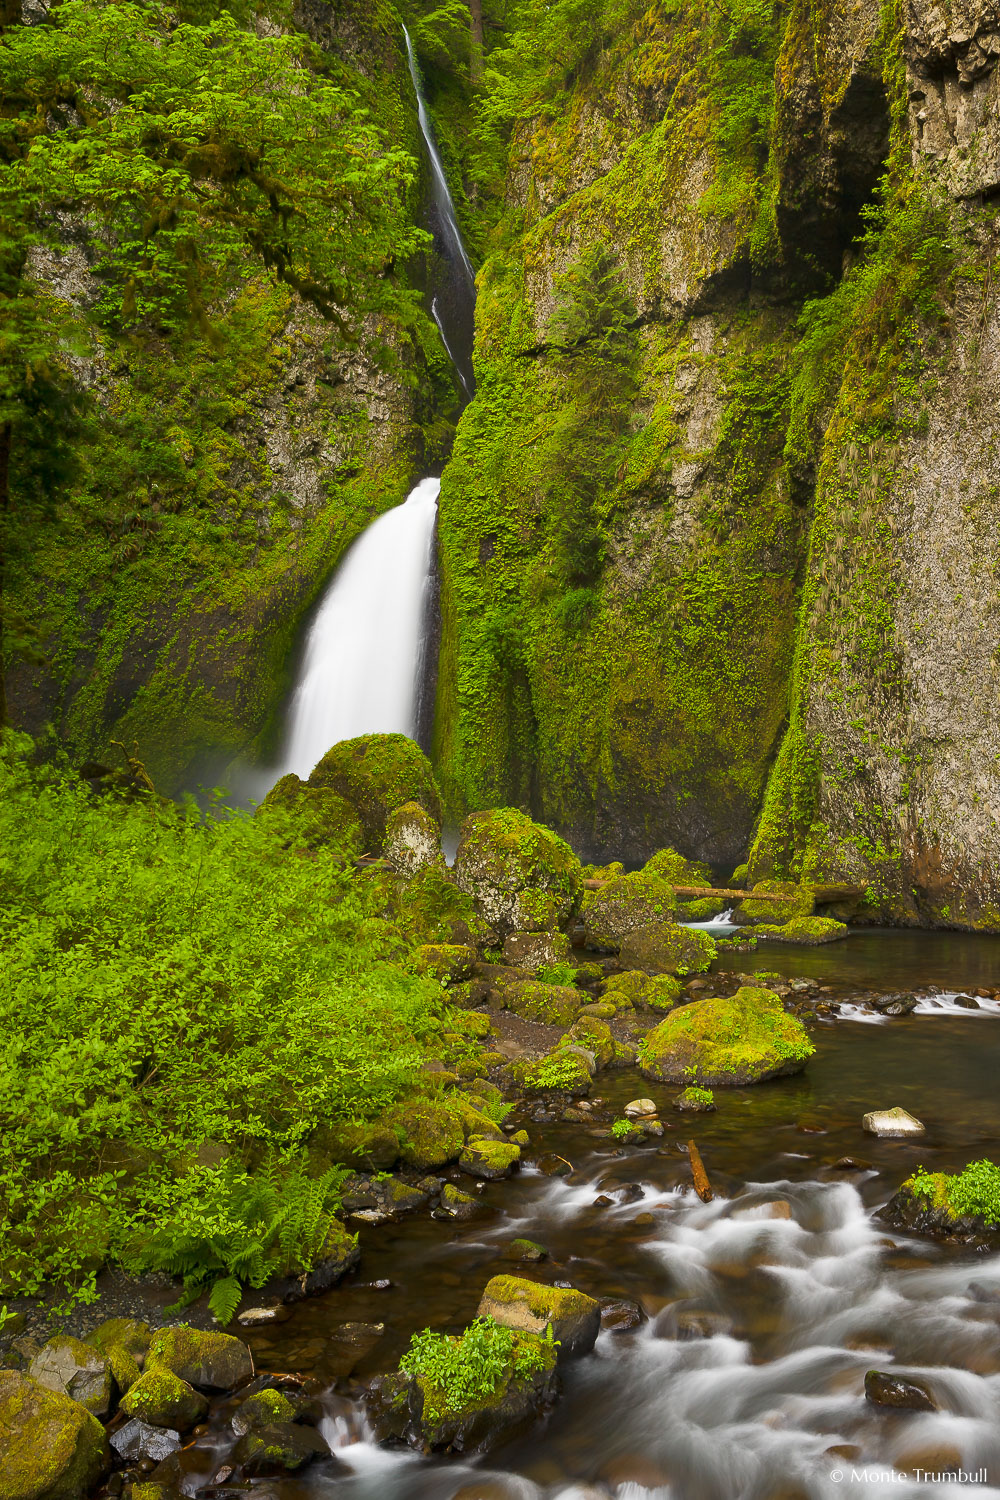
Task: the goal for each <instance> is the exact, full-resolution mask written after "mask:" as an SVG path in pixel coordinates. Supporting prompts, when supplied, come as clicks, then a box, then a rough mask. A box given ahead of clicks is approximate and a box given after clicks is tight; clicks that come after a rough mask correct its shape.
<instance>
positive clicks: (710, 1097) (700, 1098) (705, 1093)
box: [683, 1084, 715, 1104]
mask: <svg viewBox="0 0 1000 1500" xmlns="http://www.w3.org/2000/svg"><path fill="white" fill-rule="evenodd" d="M683 1097H684V1098H685V1099H687V1100H688V1101H689V1102H690V1103H691V1104H714V1103H715V1094H714V1093H713V1092H712V1090H711V1089H703V1088H699V1087H698V1086H697V1085H695V1084H690V1085H689V1086H688V1087H687V1088H686V1089H685V1090H684V1095H683Z"/></svg>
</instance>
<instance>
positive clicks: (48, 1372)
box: [28, 1333, 112, 1417]
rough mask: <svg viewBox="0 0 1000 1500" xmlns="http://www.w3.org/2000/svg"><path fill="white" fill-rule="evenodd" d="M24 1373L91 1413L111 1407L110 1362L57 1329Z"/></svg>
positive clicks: (104, 1412)
mask: <svg viewBox="0 0 1000 1500" xmlns="http://www.w3.org/2000/svg"><path fill="white" fill-rule="evenodd" d="M28 1374H29V1375H30V1376H31V1378H32V1380H37V1381H38V1383H39V1385H44V1386H47V1387H48V1389H49V1390H50V1391H62V1393H63V1394H64V1395H66V1396H69V1397H70V1399H71V1400H73V1401H78V1402H79V1403H80V1405H81V1406H83V1407H85V1408H86V1409H87V1411H89V1412H92V1413H93V1415H94V1416H95V1417H106V1416H107V1415H108V1413H109V1412H110V1411H111V1395H112V1381H111V1363H110V1361H109V1360H108V1358H107V1356H106V1355H105V1354H104V1353H103V1352H102V1351H101V1350H99V1349H95V1348H94V1347H93V1346H92V1345H91V1344H85V1343H84V1342H83V1341H82V1340H81V1339H75V1338H71V1337H70V1336H69V1335H68V1334H65V1333H59V1334H56V1336H55V1338H51V1339H49V1341H48V1343H47V1344H46V1345H45V1347H44V1348H43V1349H41V1350H40V1351H39V1352H38V1354H36V1355H35V1357H34V1359H33V1360H32V1361H31V1364H30V1365H29V1366H28Z"/></svg>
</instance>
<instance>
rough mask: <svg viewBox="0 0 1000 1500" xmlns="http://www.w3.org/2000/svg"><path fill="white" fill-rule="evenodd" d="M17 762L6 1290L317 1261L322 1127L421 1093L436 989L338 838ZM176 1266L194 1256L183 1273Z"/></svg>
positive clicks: (4, 1128) (7, 1023)
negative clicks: (116, 790) (112, 1276)
mask: <svg viewBox="0 0 1000 1500" xmlns="http://www.w3.org/2000/svg"><path fill="white" fill-rule="evenodd" d="M278 832H280V830H277V829H276V827H275V823H274V820H273V819H269V820H267V821H266V823H265V822H263V821H262V820H260V819H256V820H251V819H247V818H245V817H242V816H235V817H234V816H225V815H220V816H215V815H214V814H213V815H210V816H208V817H206V818H203V817H202V816H201V815H200V814H199V813H198V811H197V809H196V808H195V807H194V806H193V805H192V806H188V807H178V806H176V805H173V804H168V803H160V802H159V801H157V800H156V799H151V798H146V799H144V800H140V801H137V802H135V803H132V804H129V803H126V802H123V801H121V800H119V799H118V798H116V797H114V796H111V795H108V796H104V797H101V798H95V797H94V796H93V794H92V793H91V792H90V791H89V789H88V788H87V787H85V786H83V785H81V784H80V783H79V782H75V781H72V780H70V779H64V778H63V777H62V776H61V774H60V773H58V772H57V771H54V770H50V771H48V772H45V773H42V772H38V771H33V770H31V769H30V768H29V766H28V764H27V763H26V761H25V760H24V759H23V758H22V757H21V756H20V755H18V754H17V753H16V747H14V746H13V745H12V743H11V741H10V739H9V738H8V741H7V748H6V749H5V752H4V755H3V759H2V761H0V850H2V854H0V940H2V943H3V950H4V963H3V968H2V974H0V1017H2V1023H3V1029H4V1035H5V1038H6V1046H5V1048H4V1051H3V1057H2V1059H0V1133H2V1136H3V1139H4V1142H5V1150H4V1154H3V1157H2V1160H0V1198H2V1201H3V1203H4V1208H5V1217H4V1223H3V1227H2V1231H0V1233H2V1240H0V1295H8V1296H9V1295H11V1294H17V1293H28V1294H32V1293H36V1292H38V1291H40V1290H42V1289H43V1288H44V1287H46V1286H48V1285H61V1286H63V1287H65V1288H66V1289H67V1290H68V1291H69V1292H70V1293H71V1294H72V1295H73V1296H75V1297H78V1298H83V1299H89V1298H92V1297H93V1296H94V1276H95V1273H96V1272H97V1270H99V1269H100V1267H101V1266H102V1265H104V1264H105V1263H106V1262H108V1261H111V1262H125V1263H126V1264H128V1265H131V1266H133V1267H140V1266H143V1265H145V1266H153V1265H160V1266H161V1267H169V1269H171V1270H172V1271H174V1272H176V1273H178V1274H183V1275H184V1276H185V1277H186V1278H187V1279H188V1284H189V1289H190V1288H193V1289H195V1290H197V1289H198V1288H199V1287H200V1286H202V1285H208V1284H210V1283H211V1282H212V1281H213V1280H216V1279H219V1278H222V1277H224V1276H226V1275H234V1276H236V1277H238V1278H240V1279H242V1280H248V1281H249V1282H250V1283H251V1284H259V1283H260V1281H261V1280H263V1279H264V1277H265V1276H266V1275H268V1274H271V1273H273V1272H274V1271H275V1270H276V1269H282V1270H285V1271H289V1270H294V1269H296V1267H298V1269H299V1270H301V1269H303V1268H308V1266H309V1264H310V1263H311V1261H312V1259H313V1257H314V1256H315V1255H316V1254H318V1253H319V1250H320V1249H321V1247H322V1245H323V1242H324V1237H325V1235H326V1234H327V1233H328V1232H331V1233H332V1232H333V1231H334V1230H335V1226H334V1225H333V1224H332V1221H331V1218H330V1214H331V1212H332V1210H333V1208H334V1207H335V1206H336V1202H337V1187H338V1182H339V1175H338V1173H337V1172H336V1171H333V1170H332V1169H331V1163H330V1161H329V1158H325V1159H324V1158H319V1159H317V1160H316V1161H315V1162H313V1160H312V1158H311V1157H310V1155H309V1153H308V1151H307V1143H308V1141H309V1138H310V1136H311V1134H312V1133H313V1132H314V1131H315V1130H316V1129H317V1127H319V1126H332V1127H333V1128H334V1130H335V1131H336V1128H337V1127H338V1126H343V1125H349V1124H350V1122H352V1121H357V1120H364V1119H367V1118H371V1117H372V1116H374V1115H375V1114H377V1113H378V1112H379V1111H380V1110H383V1109H384V1108H385V1107H386V1106H388V1105H390V1104H392V1103H393V1102H394V1101H395V1100H397V1099H399V1098H400V1097H401V1096H403V1095H404V1094H406V1093H407V1092H408V1091H410V1090H411V1089H412V1086H413V1080H414V1078H415V1076H417V1075H418V1074H419V1069H420V1065H421V1063H422V1060H423V1057H424V1055H425V1047H426V1046H427V1045H428V1044H429V1043H430V1041H431V1039H432V1038H436V1037H438V1036H439V1033H440V1028H441V1017H442V1015H443V1014H444V1000H443V995H442V991H441V989H440V986H439V985H438V984H437V983H436V982H435V981H433V980H428V979H421V978H419V977H417V976H416V975H415V974H413V973H412V972H410V971H409V970H408V969H406V968H403V967H400V964H399V962H398V961H399V960H401V959H403V960H405V958H406V954H407V946H406V944H405V943H404V942H402V941H401V940H400V938H399V937H398V935H397V933H396V931H395V929H394V928H393V927H392V926H391V925H390V924H387V923H385V922H384V921H381V920H378V919H377V918H376V917H375V916H374V915H373V913H372V909H371V906H370V904H369V901H368V897H367V891H366V887H365V884H364V882H363V881H361V880H360V879H359V878H357V877H356V876H355V875H354V873H353V871H352V869H351V868H350V867H347V868H345V867H344V865H343V863H342V862H341V860H340V859H339V857H338V854H337V851H336V849H331V848H328V847H325V848H319V849H315V848H307V847H306V846H305V845H304V844H301V843H299V842H298V841H297V838H296V833H295V828H294V825H293V824H291V823H290V824H289V827H288V837H287V839H283V838H281V837H278V836H276V835H277V833H278ZM175 1262H176V1263H175Z"/></svg>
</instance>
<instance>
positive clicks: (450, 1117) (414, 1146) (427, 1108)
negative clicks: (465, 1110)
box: [385, 1099, 465, 1172]
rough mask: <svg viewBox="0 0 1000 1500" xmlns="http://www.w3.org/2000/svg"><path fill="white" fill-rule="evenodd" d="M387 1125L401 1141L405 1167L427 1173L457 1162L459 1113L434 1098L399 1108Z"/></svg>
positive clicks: (460, 1139)
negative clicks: (432, 1169)
mask: <svg viewBox="0 0 1000 1500" xmlns="http://www.w3.org/2000/svg"><path fill="white" fill-rule="evenodd" d="M385 1118H386V1122H387V1123H388V1124H389V1125H391V1126H392V1128H393V1129H394V1130H395V1131H396V1134H397V1137H398V1138H399V1140H400V1143H401V1144H400V1148H399V1154H400V1157H401V1159H402V1160H403V1161H404V1162H405V1163H406V1165H407V1166H408V1167H415V1168H416V1169H417V1170H418V1171H419V1172H426V1171H428V1170H429V1169H430V1168H431V1167H443V1166H445V1165H446V1164H447V1163H448V1162H452V1161H456V1160H457V1159H458V1156H459V1153H460V1152H461V1150H462V1146H463V1144H464V1142H465V1132H464V1131H463V1129H462V1119H461V1114H460V1112H459V1111H458V1110H457V1109H455V1108H453V1107H452V1106H451V1105H450V1104H444V1103H441V1102H440V1101H438V1100H436V1099H417V1100H411V1101H410V1102H409V1103H406V1104H401V1105H398V1106H397V1107H396V1108H395V1109H394V1110H392V1111H391V1112H390V1113H389V1114H387V1115H386V1117H385Z"/></svg>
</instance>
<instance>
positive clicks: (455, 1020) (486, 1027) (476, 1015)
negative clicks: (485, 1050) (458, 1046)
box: [451, 1009, 493, 1041]
mask: <svg viewBox="0 0 1000 1500" xmlns="http://www.w3.org/2000/svg"><path fill="white" fill-rule="evenodd" d="M451 1024H452V1025H453V1026H454V1028H455V1030H456V1031H457V1032H458V1033H459V1035H460V1036H469V1037H474V1038H475V1039H476V1040H477V1041H483V1040H485V1038H486V1037H488V1036H489V1035H490V1034H491V1033H492V1031H493V1023H492V1021H491V1020H490V1018H489V1016H487V1015H484V1013H483V1012H482V1011H481V1010H461V1009H459V1010H453V1011H452V1013H451Z"/></svg>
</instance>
